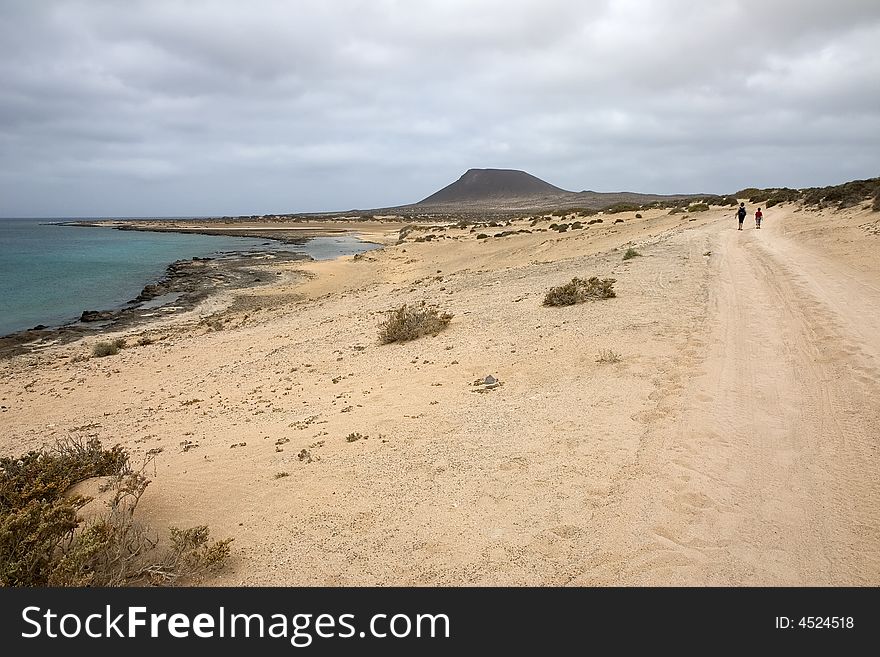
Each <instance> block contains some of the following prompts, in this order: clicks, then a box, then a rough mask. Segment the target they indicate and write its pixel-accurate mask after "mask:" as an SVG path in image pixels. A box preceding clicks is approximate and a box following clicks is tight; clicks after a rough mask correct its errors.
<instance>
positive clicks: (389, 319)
mask: <svg viewBox="0 0 880 657" xmlns="http://www.w3.org/2000/svg"><path fill="white" fill-rule="evenodd" d="M451 320H452V315H451V314H449V313H441V312H440V311H439V310H438V309H437V307H436V306H430V305H426V304H425V303H422V304H420V305H418V306H408V305H406V304H404V305H402V306H401V307H400V308H397V309H395V310H389V311H388V313H387V314H386V316H385V320H384V321H382V322H381V323H380V324H379V342H380V343H382V344H390V343H392V342H407V341H409V340H415V339H416V338H420V337H422V336H423V335H437V334H438V333H439V332H440V331H442V330H443V329H445V328H446V327H447V326H448V325H449V322H450V321H451Z"/></svg>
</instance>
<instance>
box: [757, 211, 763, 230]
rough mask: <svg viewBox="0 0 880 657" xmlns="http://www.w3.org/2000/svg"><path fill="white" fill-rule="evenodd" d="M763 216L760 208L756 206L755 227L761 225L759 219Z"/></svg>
mask: <svg viewBox="0 0 880 657" xmlns="http://www.w3.org/2000/svg"><path fill="white" fill-rule="evenodd" d="M763 218H764V214H763V213H762V212H761V208H758V211H757V212H755V228H760V227H761V219H763Z"/></svg>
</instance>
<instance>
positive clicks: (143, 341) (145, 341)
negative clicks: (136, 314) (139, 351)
mask: <svg viewBox="0 0 880 657" xmlns="http://www.w3.org/2000/svg"><path fill="white" fill-rule="evenodd" d="M153 342H155V340H153V338H151V337H150V336H149V335H142V336H141V337H139V338H138V341H137V343H138V346H139V347H146V346H147V345H151V344H153Z"/></svg>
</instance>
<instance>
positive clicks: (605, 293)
mask: <svg viewBox="0 0 880 657" xmlns="http://www.w3.org/2000/svg"><path fill="white" fill-rule="evenodd" d="M616 282H617V281H616V280H615V279H613V278H603V279H599V278H598V277H596V276H592V277H590V278H589V279H587V280H584V279H582V278H572V279H571V281H570V282H569V283H566V284H565V285H560V286H559V287H552V288H550V290H548V291H547V294H546V295H545V296H544V305H545V306H573V305H574V304H576V303H581V302H583V301H587V300H590V299H610V298H612V297H615V296H617V295H616V294H615V292H614V283H616Z"/></svg>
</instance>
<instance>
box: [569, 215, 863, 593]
mask: <svg viewBox="0 0 880 657" xmlns="http://www.w3.org/2000/svg"><path fill="white" fill-rule="evenodd" d="M714 228H715V229H716V230H717V226H716V227H714ZM710 230H711V228H710ZM719 241H720V244H719V246H718V249H719V253H718V255H719V257H718V259H717V260H716V263H715V266H716V271H715V276H714V278H715V282H714V284H713V287H712V299H711V304H712V305H713V306H714V319H713V321H712V322H711V325H710V328H709V339H710V346H709V348H708V354H707V355H706V358H705V360H704V361H703V362H702V363H701V364H700V366H699V367H700V371H703V372H705V373H704V374H699V373H697V372H694V374H695V376H692V377H690V380H689V382H688V384H687V385H686V386H685V389H684V392H683V395H682V398H681V399H680V400H679V411H678V413H677V417H676V419H675V420H674V421H672V422H667V423H661V422H658V423H657V424H656V425H655V426H653V427H650V428H649V431H648V432H647V434H646V435H645V436H644V438H643V446H642V449H641V451H640V463H639V466H638V468H637V469H636V475H635V477H634V479H633V480H632V481H630V482H628V484H627V485H626V486H625V487H621V488H620V489H619V490H618V491H617V498H616V499H614V500H612V501H611V503H610V504H609V505H608V506H607V507H606V512H605V516H606V517H605V518H604V521H605V524H606V529H607V531H606V532H605V534H604V539H603V541H602V545H601V546H600V548H599V549H598V550H597V551H596V553H594V555H593V557H594V558H593V560H592V564H591V565H590V566H589V567H588V568H587V569H586V570H585V571H584V572H583V573H582V574H581V575H579V576H578V577H575V578H574V579H573V580H572V581H573V583H577V584H638V585H669V584H673V585H704V584H715V585H877V584H878V582H880V511H878V509H880V504H878V503H880V463H878V459H877V456H878V454H877V443H878V437H880V407H878V405H877V403H876V400H877V399H878V398H880V363H878V361H877V359H876V358H875V354H878V353H880V349H878V345H877V344H876V340H878V339H880V333H878V332H874V331H873V328H874V327H873V320H874V318H875V316H876V313H874V312H873V309H874V308H880V293H878V292H877V290H876V289H875V288H873V287H871V286H870V285H856V284H855V283H854V282H853V281H852V280H849V279H847V278H841V276H840V274H839V272H838V271H837V270H835V269H831V268H828V269H823V268H822V267H821V266H818V265H817V263H816V262H815V261H814V260H810V261H808V262H806V264H805V263H804V262H803V261H802V260H799V259H798V256H802V257H803V254H802V252H801V251H799V250H796V249H791V248H789V246H790V245H789V244H787V243H785V242H784V241H783V239H782V238H781V237H779V236H778V235H777V234H776V233H775V232H773V231H766V230H765V231H761V232H757V231H744V232H738V231H725V232H723V233H721V235H720V236H719ZM842 286H844V287H846V289H847V290H848V297H847V298H848V300H849V301H850V304H843V305H842V304H841V303H840V300H839V299H838V298H837V296H836V293H839V291H840V290H841V289H842ZM853 304H855V306H854V305H853ZM611 555H614V556H613V557H612V556H611Z"/></svg>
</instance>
